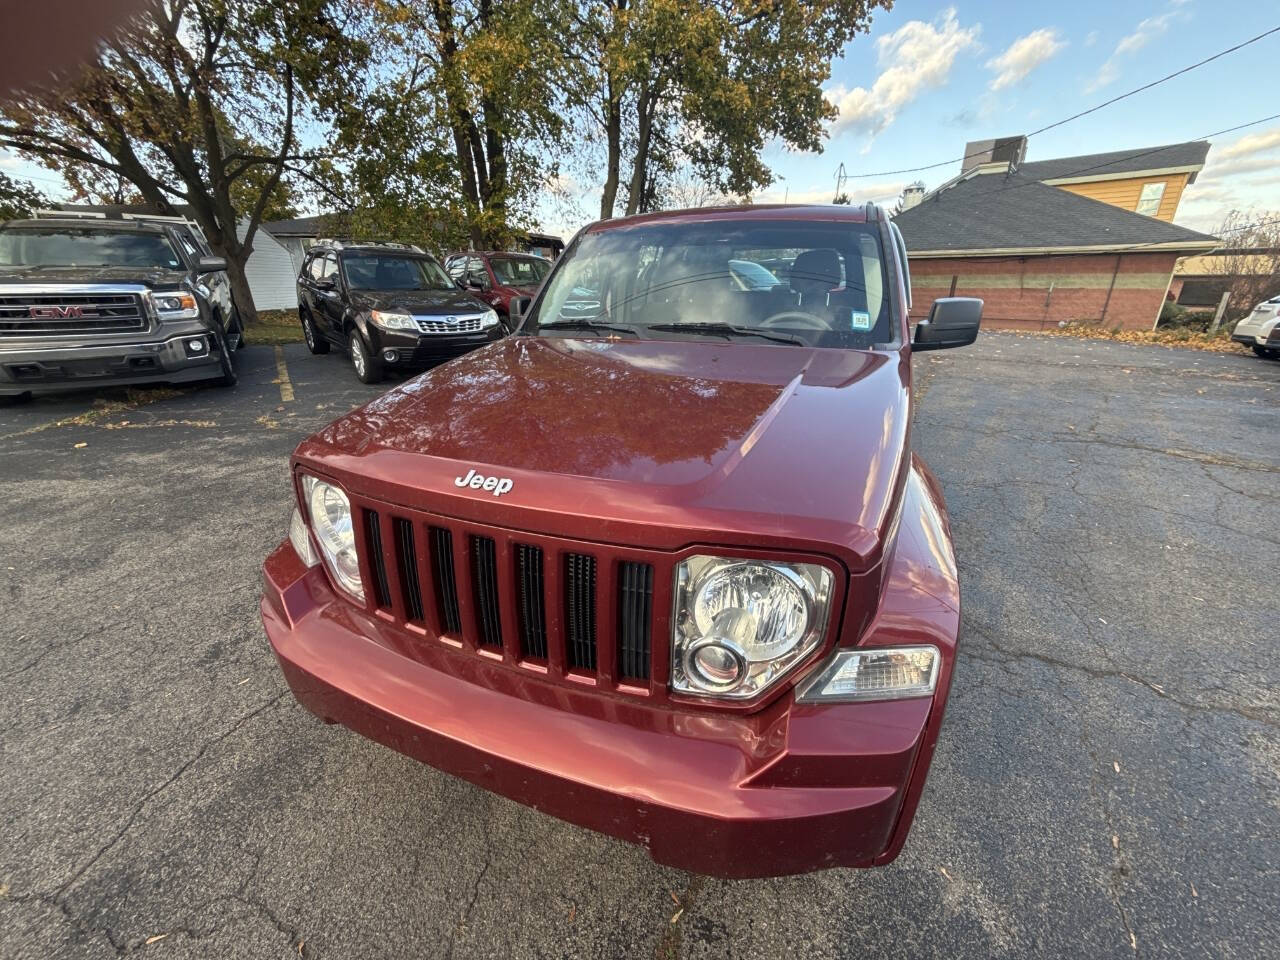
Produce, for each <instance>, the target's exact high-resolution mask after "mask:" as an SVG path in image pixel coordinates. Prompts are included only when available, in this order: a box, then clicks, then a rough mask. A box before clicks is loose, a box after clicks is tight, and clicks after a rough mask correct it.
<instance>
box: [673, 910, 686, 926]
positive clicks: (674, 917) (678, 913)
mask: <svg viewBox="0 0 1280 960" xmlns="http://www.w3.org/2000/svg"><path fill="white" fill-rule="evenodd" d="M682 913H684V907H681V908H680V909H679V910H677V911H676V912H675V916H673V917H672V918H671V922H672V923H675V922H676V921H677V920H679V919H680V914H682Z"/></svg>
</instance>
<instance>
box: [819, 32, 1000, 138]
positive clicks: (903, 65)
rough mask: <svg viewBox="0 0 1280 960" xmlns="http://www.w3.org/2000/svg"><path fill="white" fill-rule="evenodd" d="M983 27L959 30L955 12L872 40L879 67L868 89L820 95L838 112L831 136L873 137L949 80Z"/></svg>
mask: <svg viewBox="0 0 1280 960" xmlns="http://www.w3.org/2000/svg"><path fill="white" fill-rule="evenodd" d="M980 30H981V27H979V26H977V25H975V26H972V27H961V26H960V23H959V21H957V20H956V11H955V8H954V7H952V8H948V9H947V10H944V11H943V12H942V14H941V15H940V16H939V17H938V18H937V19H935V20H934V21H933V23H926V22H925V21H923V20H911V21H909V22H908V23H905V24H903V25H902V26H901V27H899V28H898V29H897V30H895V31H894V32H893V33H889V34H886V35H885V36H883V37H880V38H879V39H878V40H876V47H877V63H878V65H879V66H881V67H882V68H883V69H882V70H881V71H880V74H879V76H877V77H876V79H875V82H874V83H873V84H872V85H871V89H870V90H868V89H867V88H866V87H854V88H853V89H852V90H849V89H846V88H845V87H844V86H835V87H831V88H829V89H828V90H826V91H824V94H825V96H826V98H827V100H828V101H830V102H831V103H832V104H833V105H834V106H835V107H836V109H837V110H839V111H840V115H839V117H837V118H836V120H835V122H834V123H833V124H832V125H831V132H832V133H833V134H837V133H841V132H842V131H844V130H857V131H861V132H864V133H868V134H871V135H872V136H875V135H876V134H878V133H880V132H881V131H883V130H884V129H885V128H886V127H888V126H889V125H890V124H891V123H893V121H894V118H895V117H896V116H897V115H898V111H899V110H901V109H902V108H903V107H905V106H906V105H907V104H909V103H911V102H912V101H913V100H915V99H916V98H917V97H918V96H920V94H921V93H922V92H923V91H925V90H928V89H930V88H933V87H940V86H942V85H943V84H945V83H946V82H947V76H948V75H949V74H950V73H951V67H952V64H954V63H955V59H956V57H957V56H958V55H959V54H960V53H961V52H963V51H965V50H968V49H970V48H973V47H975V46H977V43H978V33H979V31H980Z"/></svg>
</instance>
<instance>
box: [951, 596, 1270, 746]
mask: <svg viewBox="0 0 1280 960" xmlns="http://www.w3.org/2000/svg"><path fill="white" fill-rule="evenodd" d="M965 630H966V633H967V636H966V641H965V642H964V643H963V644H962V645H961V646H960V649H959V652H958V655H959V656H962V657H970V658H972V659H974V660H979V661H982V662H984V663H993V664H996V665H1002V664H1006V663H1009V662H1011V661H1017V660H1033V661H1035V662H1037V663H1041V664H1044V665H1045V666H1049V667H1055V668H1057V669H1060V670H1067V671H1070V672H1072V673H1078V674H1083V675H1084V676H1087V677H1089V678H1090V679H1093V680H1127V681H1128V682H1130V683H1133V684H1136V685H1138V686H1140V687H1145V688H1146V689H1147V690H1150V691H1151V692H1152V693H1154V694H1155V695H1156V696H1157V697H1159V698H1160V699H1162V700H1167V701H1169V702H1170V703H1172V704H1174V705H1175V706H1177V707H1181V708H1182V709H1183V710H1188V711H1190V712H1193V713H1207V714H1224V713H1225V714H1230V715H1232V716H1235V717H1239V718H1240V719H1242V720H1248V721H1250V722H1252V723H1259V724H1262V725H1263V726H1267V727H1280V719H1278V718H1276V717H1273V716H1271V715H1269V714H1267V713H1265V712H1262V711H1257V710H1252V709H1250V708H1248V707H1235V706H1231V705H1229V704H1221V703H1215V704H1204V703H1195V702H1192V701H1189V700H1183V699H1181V698H1180V697H1177V696H1174V695H1173V694H1171V693H1170V692H1169V690H1168V688H1167V687H1165V686H1162V685H1161V684H1158V683H1156V682H1155V681H1154V680H1149V679H1147V678H1146V677H1139V676H1135V675H1134V674H1132V673H1128V672H1126V671H1124V670H1120V669H1118V668H1116V667H1114V666H1113V667H1112V668H1111V669H1105V670H1104V669H1099V668H1097V667H1088V666H1085V665H1084V664H1082V663H1074V662H1072V661H1070V660H1061V659H1058V658H1057V657H1051V656H1048V655H1046V654H1043V653H1034V652H1032V651H1030V650H1011V649H1009V648H1008V647H1004V646H1001V644H1000V643H999V642H998V641H996V640H995V639H993V638H992V634H991V628H990V627H989V626H987V625H985V624H980V623H974V622H973V621H971V620H966V621H965ZM975 632H976V633H977V634H978V635H980V636H982V637H983V639H984V641H985V645H986V647H988V648H989V649H991V650H994V651H995V652H996V653H998V654H1000V657H1002V658H1003V659H1000V658H999V657H984V656H981V655H980V654H978V653H975V652H974V651H973V649H972V647H973V641H972V640H970V639H968V637H969V636H972V635H973V634H974V633H975ZM979 649H981V647H980V648H979Z"/></svg>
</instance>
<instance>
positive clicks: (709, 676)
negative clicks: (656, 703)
mask: <svg viewBox="0 0 1280 960" xmlns="http://www.w3.org/2000/svg"><path fill="white" fill-rule="evenodd" d="M832 582H833V577H832V574H831V571H830V570H829V569H827V568H826V567H824V566H821V565H819V564H816V563H766V562H764V561H759V560H736V559H729V558H725V557H708V556H696V557H690V558H689V559H688V560H686V561H684V562H683V563H681V564H680V566H679V567H677V568H676V606H675V625H674V629H673V636H672V657H671V686H672V689H673V690H676V691H679V692H681V693H693V694H699V695H702V696H714V697H725V698H728V699H736V700H743V699H747V698H750V697H753V696H755V695H756V694H758V693H760V691H762V690H764V689H765V688H766V687H769V686H770V685H772V684H773V683H774V682H776V681H777V680H778V679H779V678H780V677H782V675H783V674H785V673H786V672H787V671H788V670H789V669H790V668H791V667H793V666H794V665H795V664H797V663H799V662H800V661H801V660H802V659H804V657H805V656H807V655H808V654H809V653H811V652H812V651H813V650H814V648H815V647H817V646H818V644H820V643H821V642H822V634H823V632H824V630H825V629H826V626H827V617H828V615H829V613H830V607H831V588H832Z"/></svg>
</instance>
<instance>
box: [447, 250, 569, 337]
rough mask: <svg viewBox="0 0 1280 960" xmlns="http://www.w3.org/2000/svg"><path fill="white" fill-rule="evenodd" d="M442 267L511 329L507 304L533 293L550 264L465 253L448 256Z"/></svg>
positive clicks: (528, 258) (536, 259)
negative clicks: (495, 312)
mask: <svg viewBox="0 0 1280 960" xmlns="http://www.w3.org/2000/svg"><path fill="white" fill-rule="evenodd" d="M444 268H445V270H447V271H448V272H449V276H451V277H453V279H454V280H455V281H456V282H457V284H458V286H460V287H461V288H462V289H464V290H466V291H467V293H469V294H471V295H472V296H473V297H475V298H476V299H477V300H483V301H484V302H485V303H487V304H488V305H489V306H491V307H493V309H494V310H496V311H498V316H499V317H501V318H502V319H503V320H504V321H506V322H507V324H508V326H511V325H512V324H511V319H512V318H511V301H512V300H514V299H516V298H518V297H531V296H533V295H534V294H535V293H537V292H538V286H539V285H540V284H541V283H542V281H543V280H545V279H546V278H547V274H548V273H550V272H551V261H549V260H544V259H543V258H542V257H535V256H532V255H531V254H527V253H500V252H498V251H494V250H489V251H469V252H467V253H451V254H449V255H448V256H447V257H445V258H444Z"/></svg>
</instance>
